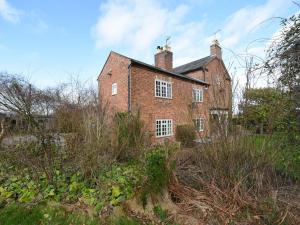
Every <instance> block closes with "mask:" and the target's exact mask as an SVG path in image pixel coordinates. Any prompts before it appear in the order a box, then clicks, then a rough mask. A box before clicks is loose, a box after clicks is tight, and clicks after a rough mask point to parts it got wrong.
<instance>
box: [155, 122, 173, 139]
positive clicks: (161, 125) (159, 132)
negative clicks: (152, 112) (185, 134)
mask: <svg viewBox="0 0 300 225" xmlns="http://www.w3.org/2000/svg"><path fill="white" fill-rule="evenodd" d="M171 135H173V121H172V120H171V119H166V120H165V119H164V120H156V137H166V136H171Z"/></svg>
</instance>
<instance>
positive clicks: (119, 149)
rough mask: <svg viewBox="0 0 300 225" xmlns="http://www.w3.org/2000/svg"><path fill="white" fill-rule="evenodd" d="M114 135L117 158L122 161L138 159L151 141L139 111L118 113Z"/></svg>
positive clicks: (113, 140)
mask: <svg viewBox="0 0 300 225" xmlns="http://www.w3.org/2000/svg"><path fill="white" fill-rule="evenodd" d="M113 133H114V136H113V139H112V142H113V148H114V153H115V157H116V158H117V159H119V160H121V161H122V160H128V159H132V158H136V157H138V156H139V155H140V153H141V150H142V149H143V148H145V146H147V145H148V144H149V140H150V139H149V136H148V135H147V134H146V132H145V130H144V124H143V122H142V121H141V119H140V112H139V111H137V112H136V113H130V114H129V113H117V114H116V115H115V117H114V132H113Z"/></svg>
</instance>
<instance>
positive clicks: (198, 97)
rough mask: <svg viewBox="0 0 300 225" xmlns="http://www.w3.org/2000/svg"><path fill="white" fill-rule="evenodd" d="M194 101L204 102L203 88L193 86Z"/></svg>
mask: <svg viewBox="0 0 300 225" xmlns="http://www.w3.org/2000/svg"><path fill="white" fill-rule="evenodd" d="M192 95H193V96H192V97H193V102H203V97H204V92H203V88H201V89H200V88H193V91H192Z"/></svg>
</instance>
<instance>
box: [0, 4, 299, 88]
mask: <svg viewBox="0 0 300 225" xmlns="http://www.w3.org/2000/svg"><path fill="white" fill-rule="evenodd" d="M298 11H299V7H297V6H296V5H295V4H294V3H293V2H292V1H290V0H252V1H249V0H239V1H237V0H186V1H179V0H174V1H167V0H107V1H100V0H89V1H74V0H51V1H50V0H48V1H46V0H43V1H41V0H26V1H24V0H0V72H3V71H5V72H8V73H13V74H22V75H24V76H27V77H29V78H30V80H31V81H32V82H33V83H34V84H36V85H38V86H41V87H47V86H54V85H56V84H58V83H59V82H66V81H67V80H68V79H69V78H70V76H78V77H79V78H80V79H81V80H84V81H87V80H91V81H94V82H96V79H97V76H98V74H99V71H100V70H101V68H102V66H103V64H104V63H105V60H106V58H107V56H108V54H109V52H110V51H111V50H113V51H116V52H119V53H121V54H124V55H127V56H129V57H132V58H135V59H138V60H141V61H144V62H146V63H149V64H153V61H154V54H155V52H156V47H157V46H158V45H163V44H164V43H165V40H166V38H167V37H169V36H170V37H171V39H170V45H171V47H172V51H173V54H174V66H179V65H181V64H184V63H187V62H189V61H191V60H196V59H199V58H202V57H205V56H207V55H209V46H210V44H211V41H212V40H213V39H214V38H218V39H219V42H220V44H221V46H222V50H223V59H224V61H225V64H226V65H229V64H231V63H232V62H233V61H235V60H236V56H237V55H238V54H242V53H243V52H244V51H245V50H247V52H250V53H252V54H255V55H259V56H263V55H264V54H265V49H266V43H267V41H266V40H268V39H269V38H271V37H272V36H273V35H274V34H276V32H278V30H279V29H280V20H279V19H278V17H288V16H290V15H292V14H294V13H295V12H298ZM235 66H237V67H238V64H236V63H235Z"/></svg>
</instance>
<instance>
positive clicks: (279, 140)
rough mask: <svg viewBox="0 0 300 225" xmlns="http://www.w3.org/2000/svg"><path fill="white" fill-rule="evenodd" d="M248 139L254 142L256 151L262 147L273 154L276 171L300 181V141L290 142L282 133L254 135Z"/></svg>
mask: <svg viewBox="0 0 300 225" xmlns="http://www.w3.org/2000/svg"><path fill="white" fill-rule="evenodd" d="M298 138H299V137H298ZM250 140H252V141H254V142H255V145H256V146H257V150H258V151H259V150H260V149H264V150H266V151H269V152H270V153H271V154H273V155H274V156H275V157H274V162H273V163H274V167H275V168H276V170H277V171H278V172H280V173H282V174H285V175H287V176H288V177H289V178H291V179H292V180H295V181H300V144H299V143H300V141H299V142H298V143H290V142H289V141H288V137H287V136H286V135H284V134H274V135H254V136H252V137H251V138H250Z"/></svg>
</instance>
